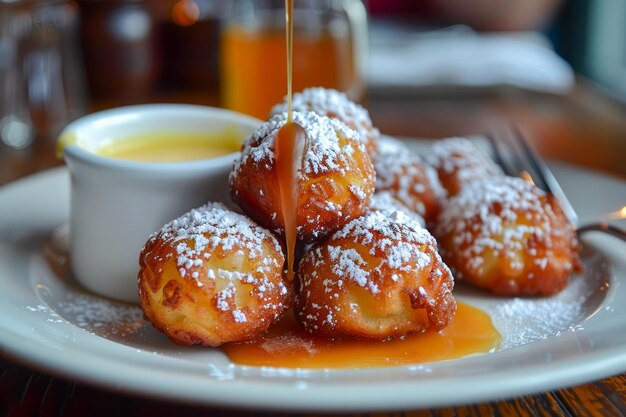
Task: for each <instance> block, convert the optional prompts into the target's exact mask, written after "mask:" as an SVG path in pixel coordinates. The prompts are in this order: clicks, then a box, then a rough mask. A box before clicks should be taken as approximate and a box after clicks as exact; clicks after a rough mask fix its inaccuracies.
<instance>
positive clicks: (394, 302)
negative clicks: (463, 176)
mask: <svg viewBox="0 0 626 417" xmlns="http://www.w3.org/2000/svg"><path fill="white" fill-rule="evenodd" d="M298 279H299V290H298V293H297V295H296V307H295V312H296V317H297V318H298V320H299V321H300V322H301V323H302V325H303V326H304V328H305V329H306V330H307V331H308V332H310V333H314V334H320V335H325V336H328V337H337V336H344V335H349V336H356V337H363V338H374V339H385V338H389V337H397V336H402V335H405V334H407V333H411V332H423V331H425V330H428V329H435V330H439V329H442V328H443V327H445V326H446V325H447V324H448V323H449V322H450V319H451V318H452V316H453V314H454V312H455V310H456V302H455V300H454V297H453V296H452V292H451V291H452V287H453V285H454V282H453V279H452V275H451V273H450V270H449V269H448V267H447V266H446V265H445V264H444V263H443V262H442V260H441V258H440V257H439V253H438V252H437V244H436V242H435V239H434V238H433V237H432V236H431V235H430V233H428V231H426V229H423V228H422V227H421V226H420V225H419V224H418V223H417V222H415V221H413V220H411V219H410V218H409V217H407V216H405V215H404V214H403V213H402V212H399V211H397V212H395V213H394V214H393V215H392V216H387V215H386V214H385V213H383V212H381V211H370V212H368V213H367V214H365V215H364V216H362V217H360V218H358V219H354V220H352V221H351V222H350V223H348V224H347V225H345V226H344V227H343V228H342V229H340V230H339V231H337V232H336V233H334V234H333V235H332V236H331V237H330V238H329V239H328V240H327V241H325V242H323V243H319V244H317V245H316V246H314V247H313V248H312V249H311V250H310V251H309V252H307V253H306V254H305V256H304V258H303V259H302V261H301V262H300V265H299V267H298Z"/></svg>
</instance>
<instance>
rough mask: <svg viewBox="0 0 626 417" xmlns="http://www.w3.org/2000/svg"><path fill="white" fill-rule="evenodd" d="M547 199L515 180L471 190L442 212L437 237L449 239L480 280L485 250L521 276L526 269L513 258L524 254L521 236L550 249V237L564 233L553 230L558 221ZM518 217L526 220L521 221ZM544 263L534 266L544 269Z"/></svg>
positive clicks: (496, 181)
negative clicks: (507, 262) (504, 258)
mask: <svg viewBox="0 0 626 417" xmlns="http://www.w3.org/2000/svg"><path fill="white" fill-rule="evenodd" d="M545 197H546V194H545V192H544V191H542V190H541V189H539V188H537V187H535V186H534V185H532V184H529V183H527V182H525V181H524V180H522V179H520V178H516V177H499V178H494V179H490V180H486V181H481V182H476V183H473V184H469V185H468V186H467V187H466V188H464V189H463V190H462V191H461V192H460V193H459V194H458V195H456V196H455V197H453V198H452V199H451V200H450V202H449V204H448V205H447V206H446V207H445V208H444V210H443V211H442V213H441V215H440V216H439V222H438V224H437V235H453V244H454V247H455V248H457V249H458V251H459V253H460V256H461V257H462V258H463V259H467V260H468V263H467V265H468V267H469V269H470V270H472V271H475V272H477V273H479V274H480V273H482V262H481V260H482V259H481V256H482V254H483V253H484V251H485V250H491V251H494V252H496V253H503V254H504V255H505V257H506V258H507V260H509V261H510V264H511V268H513V269H520V270H521V269H522V268H523V266H524V265H523V264H522V263H521V262H519V261H518V259H517V253H518V252H520V251H521V250H522V249H523V246H522V244H523V242H524V236H533V238H534V239H538V240H541V242H543V244H545V245H546V247H548V248H550V247H551V246H552V244H551V239H552V237H553V236H554V237H561V236H562V235H563V233H565V232H568V230H553V228H552V224H553V223H554V219H555V216H556V215H555V213H554V212H553V210H552V207H551V206H550V204H545ZM542 198H543V200H542ZM522 215H524V216H525V217H526V218H519V216H522ZM547 261H548V260H547V259H545V258H537V259H536V260H535V262H536V263H537V264H538V265H539V266H540V267H541V265H543V266H544V268H545V265H546V264H547Z"/></svg>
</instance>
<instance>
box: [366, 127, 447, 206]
mask: <svg viewBox="0 0 626 417" xmlns="http://www.w3.org/2000/svg"><path fill="white" fill-rule="evenodd" d="M374 170H375V171H376V191H377V192H378V191H391V192H392V193H393V196H394V197H395V198H396V199H398V200H399V201H400V202H401V203H402V204H404V205H405V206H407V207H409V208H411V209H412V210H414V211H415V212H417V213H418V214H419V215H420V216H422V217H425V216H426V215H427V213H426V211H427V208H426V205H425V204H424V202H425V199H427V198H429V197H428V195H430V194H432V195H434V198H435V199H438V200H440V199H443V198H444V197H445V195H446V193H445V190H444V189H443V188H442V187H441V184H440V182H439V178H438V177H437V172H436V171H435V170H434V169H433V168H432V167H431V166H430V165H428V164H426V163H425V162H424V161H423V160H422V158H421V157H420V156H419V155H417V154H416V153H413V152H411V150H410V149H408V148H407V147H406V146H405V145H404V144H403V143H402V142H399V141H397V140H394V139H391V138H381V140H380V141H379V146H378V155H377V157H376V159H375V161H374ZM426 217H427V216H426Z"/></svg>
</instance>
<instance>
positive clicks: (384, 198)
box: [369, 191, 426, 227]
mask: <svg viewBox="0 0 626 417" xmlns="http://www.w3.org/2000/svg"><path fill="white" fill-rule="evenodd" d="M369 208H370V210H378V211H382V212H383V213H385V214H387V215H388V216H391V215H392V214H393V213H395V212H396V211H400V212H402V213H404V214H405V215H407V216H408V217H410V218H412V219H413V220H415V221H416V222H418V223H419V224H420V225H421V226H422V227H424V226H426V221H425V220H424V218H423V217H422V216H420V215H419V214H417V213H416V212H414V211H413V210H411V209H409V208H408V207H407V206H405V205H404V204H402V203H401V202H400V200H398V199H396V198H395V197H394V196H393V194H391V193H390V192H389V191H379V192H376V193H374V195H373V196H372V199H371V200H370V207H369Z"/></svg>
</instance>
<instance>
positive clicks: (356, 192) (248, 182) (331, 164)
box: [230, 112, 374, 242]
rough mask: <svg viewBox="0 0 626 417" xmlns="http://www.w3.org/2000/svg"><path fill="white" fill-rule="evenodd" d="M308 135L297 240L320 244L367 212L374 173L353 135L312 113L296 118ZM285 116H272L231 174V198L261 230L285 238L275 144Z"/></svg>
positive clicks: (248, 143) (245, 148)
mask: <svg viewBox="0 0 626 417" xmlns="http://www.w3.org/2000/svg"><path fill="white" fill-rule="evenodd" d="M293 119H294V121H295V123H297V124H299V125H300V126H302V127H303V128H304V129H305V130H306V132H307V145H306V149H305V152H304V157H303V163H302V171H301V175H300V178H299V179H298V182H299V194H298V215H297V223H298V238H299V239H301V240H304V241H307V242H313V241H316V240H319V239H321V238H323V237H325V236H327V235H329V234H330V233H332V232H333V231H335V230H337V229H338V228H340V227H341V226H343V225H344V224H346V223H347V222H349V221H350V220H351V219H353V218H355V217H358V216H360V215H361V214H363V212H364V211H365V210H366V209H367V207H368V205H369V201H370V198H371V195H372V194H373V192H374V168H373V166H372V162H371V160H370V157H369V155H368V154H367V152H365V147H364V146H363V144H361V143H360V142H359V141H358V136H357V133H356V132H355V131H353V130H352V129H350V128H348V127H347V126H346V125H345V124H343V123H342V122H340V121H339V120H336V119H331V118H328V117H325V116H319V115H317V114H316V113H313V112H307V113H298V112H294V113H293ZM286 121H287V114H286V113H281V114H279V115H276V116H274V117H273V118H272V119H270V120H269V121H268V122H266V123H264V124H263V125H261V127H260V128H259V129H258V130H257V131H256V132H255V133H254V134H253V135H252V136H251V137H250V138H249V139H248V140H246V142H244V144H243V148H242V151H241V157H240V159H238V160H237V161H235V164H234V167H233V170H232V172H231V175H230V186H231V195H232V198H233V200H234V201H235V202H236V203H237V204H239V206H240V207H241V208H242V209H243V211H244V212H245V213H246V214H247V215H248V216H250V217H251V218H252V219H254V220H255V221H257V222H258V223H259V224H261V225H262V226H265V227H267V228H268V229H271V230H273V231H275V232H277V233H278V234H282V233H283V229H284V220H283V215H282V211H281V204H280V202H281V200H280V191H279V181H278V175H277V170H276V154H275V151H274V142H275V139H276V135H277V133H278V130H279V129H280V128H281V127H282V126H283V125H284V124H285V122H286Z"/></svg>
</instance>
